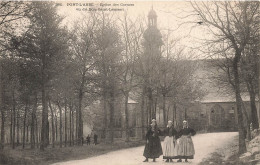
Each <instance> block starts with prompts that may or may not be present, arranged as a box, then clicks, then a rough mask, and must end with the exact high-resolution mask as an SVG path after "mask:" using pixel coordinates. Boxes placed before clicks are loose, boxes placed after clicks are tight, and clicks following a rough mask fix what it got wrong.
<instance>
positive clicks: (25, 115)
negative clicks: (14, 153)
mask: <svg viewBox="0 0 260 165" xmlns="http://www.w3.org/2000/svg"><path fill="white" fill-rule="evenodd" d="M27 109H28V103H27V101H26V105H25V109H24V120H23V149H24V147H25V125H26V119H27Z"/></svg>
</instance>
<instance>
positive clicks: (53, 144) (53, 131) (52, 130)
mask: <svg viewBox="0 0 260 165" xmlns="http://www.w3.org/2000/svg"><path fill="white" fill-rule="evenodd" d="M49 107H50V110H51V132H52V135H51V136H52V142H51V143H52V148H55V128H54V113H53V109H52V106H51V101H50V99H49Z"/></svg>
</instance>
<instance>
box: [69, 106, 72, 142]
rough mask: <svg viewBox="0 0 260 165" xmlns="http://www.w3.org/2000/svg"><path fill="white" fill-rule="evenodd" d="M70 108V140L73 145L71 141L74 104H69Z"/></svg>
mask: <svg viewBox="0 0 260 165" xmlns="http://www.w3.org/2000/svg"><path fill="white" fill-rule="evenodd" d="M69 109H70V111H69V115H70V116H69V120H70V138H69V141H70V146H71V145H72V143H71V140H72V123H71V121H72V105H71V104H70V105H69Z"/></svg>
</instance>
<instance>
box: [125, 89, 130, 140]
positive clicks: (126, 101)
mask: <svg viewBox="0 0 260 165" xmlns="http://www.w3.org/2000/svg"><path fill="white" fill-rule="evenodd" d="M128 96H129V93H126V94H125V134H126V135H125V136H126V137H125V141H126V142H128V141H129V125H128V122H129V121H128V120H129V119H128V117H129V116H128Z"/></svg>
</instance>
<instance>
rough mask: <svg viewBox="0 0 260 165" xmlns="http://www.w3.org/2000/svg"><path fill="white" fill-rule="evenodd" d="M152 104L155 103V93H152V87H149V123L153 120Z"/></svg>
mask: <svg viewBox="0 0 260 165" xmlns="http://www.w3.org/2000/svg"><path fill="white" fill-rule="evenodd" d="M152 104H153V95H152V89H151V88H148V105H147V110H148V124H149V123H151V120H152V117H153V116H152Z"/></svg>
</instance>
